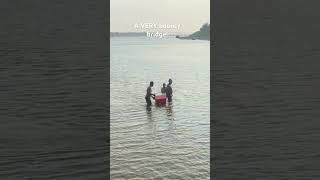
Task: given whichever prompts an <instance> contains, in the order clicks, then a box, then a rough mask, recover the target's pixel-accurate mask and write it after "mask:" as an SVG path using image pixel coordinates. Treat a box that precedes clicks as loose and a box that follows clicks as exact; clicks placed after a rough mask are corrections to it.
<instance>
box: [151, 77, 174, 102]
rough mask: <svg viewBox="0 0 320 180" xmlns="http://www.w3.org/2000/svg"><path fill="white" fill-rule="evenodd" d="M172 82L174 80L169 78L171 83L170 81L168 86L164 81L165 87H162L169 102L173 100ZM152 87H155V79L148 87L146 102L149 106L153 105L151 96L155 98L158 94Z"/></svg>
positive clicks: (162, 91)
mask: <svg viewBox="0 0 320 180" xmlns="http://www.w3.org/2000/svg"><path fill="white" fill-rule="evenodd" d="M171 84H172V80H171V79H169V83H168V85H167V87H166V84H165V83H163V87H162V88H161V93H163V94H166V97H167V99H168V102H171V101H172V87H171ZM152 87H153V81H151V82H150V85H149V87H148V88H147V94H146V102H147V105H148V106H150V105H152V103H151V97H152V98H153V99H154V98H155V96H156V94H152V89H151V88H152Z"/></svg>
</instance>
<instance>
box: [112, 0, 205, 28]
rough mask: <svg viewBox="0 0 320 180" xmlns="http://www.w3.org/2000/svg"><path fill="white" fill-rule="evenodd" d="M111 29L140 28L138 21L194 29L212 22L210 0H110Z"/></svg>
mask: <svg viewBox="0 0 320 180" xmlns="http://www.w3.org/2000/svg"><path fill="white" fill-rule="evenodd" d="M110 8H111V14H110V28H111V32H131V31H137V29H135V27H134V25H135V23H139V24H140V23H160V24H170V25H171V24H175V25H177V24H180V25H181V28H180V30H179V32H194V31H197V30H199V28H200V27H201V25H202V24H204V23H206V22H210V0H111V2H110Z"/></svg>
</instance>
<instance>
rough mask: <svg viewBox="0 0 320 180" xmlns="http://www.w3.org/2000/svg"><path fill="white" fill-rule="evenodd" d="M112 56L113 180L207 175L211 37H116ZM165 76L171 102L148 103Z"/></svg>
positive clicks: (164, 79) (199, 177)
mask: <svg viewBox="0 0 320 180" xmlns="http://www.w3.org/2000/svg"><path fill="white" fill-rule="evenodd" d="M110 55H111V61H110V67H111V68H110V71H111V72H110V74H111V77H110V78H111V79H110V81H111V82H110V88H111V89H110V98H111V100H110V102H111V107H110V112H111V113H110V116H111V121H110V139H111V140H110V143H111V157H110V158H111V179H129V178H130V179H209V176H210V44H209V41H200V40H199V41H198V40H194V41H191V40H179V39H175V38H164V39H150V38H147V37H130V38H127V37H116V38H111V49H110ZM169 78H172V80H173V84H172V88H173V103H172V104H171V105H166V106H164V107H156V106H154V105H153V106H152V107H151V108H147V107H146V103H145V99H144V96H145V92H146V88H147V87H148V85H149V82H150V81H154V87H153V92H155V93H159V92H160V88H161V86H162V84H163V83H167V82H168V79H169ZM153 103H154V102H153Z"/></svg>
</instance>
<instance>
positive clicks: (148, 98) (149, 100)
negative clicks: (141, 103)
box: [146, 97, 152, 106]
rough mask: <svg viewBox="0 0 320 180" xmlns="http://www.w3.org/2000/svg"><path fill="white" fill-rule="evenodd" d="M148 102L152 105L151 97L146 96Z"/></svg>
mask: <svg viewBox="0 0 320 180" xmlns="http://www.w3.org/2000/svg"><path fill="white" fill-rule="evenodd" d="M146 102H147V105H148V106H151V105H152V103H151V99H150V97H146Z"/></svg>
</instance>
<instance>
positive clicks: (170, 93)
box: [166, 79, 172, 102]
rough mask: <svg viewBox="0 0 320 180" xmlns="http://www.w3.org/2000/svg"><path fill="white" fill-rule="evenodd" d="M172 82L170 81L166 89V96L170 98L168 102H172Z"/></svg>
mask: <svg viewBox="0 0 320 180" xmlns="http://www.w3.org/2000/svg"><path fill="white" fill-rule="evenodd" d="M171 84H172V80H171V79H169V84H168V85H167V87H166V95H167V98H168V102H172V88H171Z"/></svg>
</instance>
